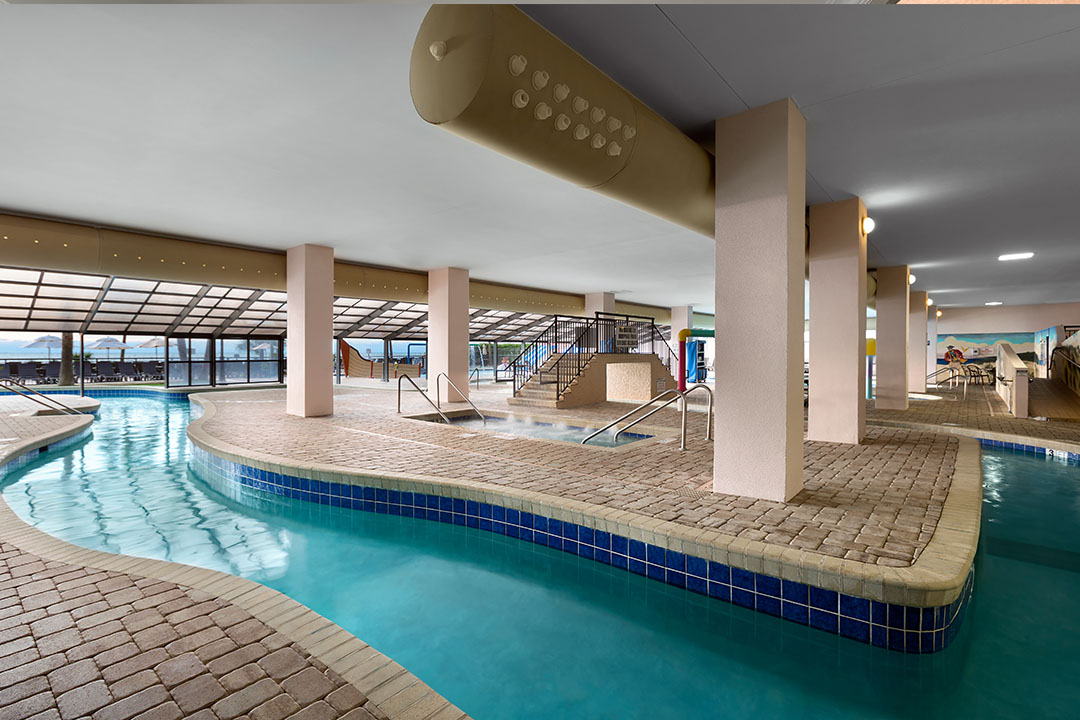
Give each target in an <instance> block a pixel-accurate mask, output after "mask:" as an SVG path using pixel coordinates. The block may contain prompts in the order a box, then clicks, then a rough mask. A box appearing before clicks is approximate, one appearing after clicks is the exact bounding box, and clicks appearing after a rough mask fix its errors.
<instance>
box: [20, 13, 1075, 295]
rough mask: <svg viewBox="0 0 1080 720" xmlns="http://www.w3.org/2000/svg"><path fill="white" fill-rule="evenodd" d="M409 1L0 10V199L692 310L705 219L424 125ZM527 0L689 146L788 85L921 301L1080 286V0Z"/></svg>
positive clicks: (831, 170) (813, 140) (812, 195)
mask: <svg viewBox="0 0 1080 720" xmlns="http://www.w3.org/2000/svg"><path fill="white" fill-rule="evenodd" d="M425 9H426V8H424V7H416V6H401V5H393V6H361V5H352V6H329V5H326V6H302V5H291V6H290V5H282V6H250V5H249V6H216V7H215V6H183V5H181V6H156V7H154V6H130V5H128V6H122V5H111V6H109V5H97V6H78V7H75V6H67V7H62V6H56V7H49V6H27V5H23V6H16V5H12V6H4V7H0V67H3V68H5V70H6V71H5V72H4V73H0V98H2V99H3V106H2V108H3V109H2V111H0V158H2V164H0V208H2V209H6V210H8V211H16V212H25V213H33V214H41V215H49V216H57V217H64V218H70V219H74V220H82V221H89V222H95V223H101V224H107V225H114V226H122V227H131V228H137V229H144V230H148V231H158V232H165V233H173V234H178V235H185V236H193V237H202V238H210V239H215V240H220V241H227V242H234V243H239V244H249V245H259V246H265V247H272V248H286V247H289V246H291V245H295V244H298V243H303V242H316V243H323V244H328V245H331V246H333V247H334V248H335V250H336V252H337V255H338V257H341V258H344V259H348V260H356V261H362V262H369V263H376V264H383V265H390V266H398V267H407V268H416V269H427V268H432V267H439V266H443V265H459V266H464V267H468V268H470V270H471V272H472V274H473V276H474V277H478V278H483V279H488V280H494V281H501V282H507V283H516V284H522V285H531V286H538V287H548V288H553V289H561V290H568V291H574V292H589V291H597V290H617V291H620V292H619V295H620V297H621V298H624V299H626V300H630V301H637V302H644V303H654V304H658V305H679V304H686V303H692V304H695V305H698V306H699V307H701V308H702V309H709V308H711V306H712V275H713V273H712V262H713V250H712V243H711V241H709V239H708V238H704V237H701V236H699V235H696V234H693V233H691V232H689V231H687V230H683V229H681V228H678V227H675V226H672V225H670V224H668V223H666V222H664V221H661V220H658V219H656V218H653V217H652V216H649V215H647V214H644V213H642V212H639V211H637V210H635V209H632V208H629V207H627V206H624V205H621V204H619V203H617V202H615V201H612V200H610V199H607V198H604V197H602V196H599V195H595V194H592V193H589V192H587V191H582V190H580V189H578V188H575V187H572V186H570V185H568V184H566V183H563V182H561V181H559V180H556V179H554V178H552V177H549V176H547V175H544V174H543V173H541V172H538V171H535V170H533V169H531V168H529V167H526V166H523V165H520V164H518V163H516V162H514V161H511V160H508V159H506V158H504V157H502V156H499V155H496V154H494V153H491V152H490V151H488V150H485V149H483V148H480V147H478V146H474V145H472V144H470V143H468V142H466V141H464V140H461V139H459V138H457V137H455V136H453V135H450V134H448V133H445V132H442V131H440V130H438V129H437V128H434V127H431V126H429V125H426V124H425V123H424V122H423V121H421V120H420V119H419V118H418V117H417V115H416V113H415V111H414V110H413V108H412V103H411V101H410V99H409V93H408V61H409V53H410V51H411V47H412V41H413V37H414V35H415V32H416V28H417V27H418V26H419V23H420V20H421V18H422V17H423V14H424V12H425ZM958 11H960V12H958ZM529 12H531V13H532V14H534V16H535V17H537V18H538V19H540V20H541V21H542V22H544V23H545V24H547V25H548V26H549V28H551V29H552V30H553V31H555V32H556V34H558V35H560V36H561V37H562V38H563V39H564V40H566V41H567V42H569V43H570V44H571V45H572V46H574V47H575V48H576V49H578V50H579V51H580V52H582V53H583V54H584V55H586V57H588V58H589V59H590V60H592V61H593V62H595V63H596V64H597V65H598V66H600V67H601V68H602V69H604V70H605V71H606V72H608V73H609V74H611V75H612V76H613V77H615V79H616V80H618V81H620V82H621V83H623V84H624V85H625V86H627V87H628V88H629V89H630V90H631V91H633V92H635V93H636V94H638V95H639V96H640V97H641V98H642V99H643V100H645V101H646V102H647V103H649V104H650V105H652V106H653V107H654V108H655V109H656V110H657V111H659V112H661V113H662V114H664V115H666V116H667V117H668V118H669V119H671V120H672V121H673V122H674V123H676V124H677V125H679V126H680V127H682V128H684V129H685V130H686V131H687V132H689V133H691V134H692V135H694V136H696V137H699V138H707V135H708V132H709V127H710V123H711V119H712V118H714V117H716V116H720V115H726V114H731V113H735V112H739V111H741V110H743V109H745V108H746V107H750V106H753V105H757V104H761V103H764V102H768V101H771V100H774V99H777V98H780V97H784V96H793V97H794V98H795V99H796V101H797V102H798V103H799V104H800V106H801V107H802V108H803V111H804V113H805V114H806V116H807V119H808V134H809V141H810V145H809V169H810V174H811V176H812V177H811V179H810V180H809V181H808V183H809V184H808V198H809V199H810V200H811V201H814V202H819V201H824V200H828V199H829V198H833V199H838V198H841V197H845V196H847V195H848V194H852V193H854V194H859V195H861V196H863V197H864V198H865V199H866V201H867V204H868V205H869V207H870V209H871V212H872V214H873V215H874V216H875V217H876V219H877V220H878V230H877V231H876V232H875V233H874V235H873V238H872V245H873V247H872V253H871V255H872V261H873V262H875V263H901V262H908V263H911V264H913V265H914V266H915V272H916V274H917V275H918V277H919V282H918V284H917V285H916V287H917V288H920V289H928V290H931V291H933V293H934V296H935V298H936V299H937V301H938V302H939V303H940V304H941V305H944V306H949V305H975V304H981V303H982V302H984V301H985V300H1003V301H1005V302H1007V303H1013V304H1016V303H1026V302H1050V301H1065V300H1080V241H1078V240H1080V238H1078V237H1077V235H1078V231H1077V230H1076V224H1075V220H1074V217H1073V212H1072V211H1073V205H1074V204H1075V196H1076V194H1077V188H1078V187H1080V143H1077V142H1076V134H1077V131H1076V128H1077V127H1080V93H1078V92H1077V91H1076V87H1077V78H1078V77H1080V33H1078V32H1076V31H1075V28H1077V27H1078V26H1080V8H1075V9H1074V8H1051V7H1024V8H1000V7H999V8H974V7H965V8H906V9H900V8H887V7H886V8H836V7H790V6H789V7H768V6H757V7H754V6H711V7H710V6H671V7H668V6H665V7H663V8H662V9H661V8H657V7H656V6H586V7H582V6H562V7H559V6H555V7H544V8H540V7H533V8H529ZM11 69H17V72H11V71H10V70H11ZM1014 250H1033V251H1035V252H1037V253H1038V254H1037V255H1036V258H1035V260H1032V261H1029V262H1027V263H1022V264H1021V263H1012V264H1008V266H1006V264H1004V263H998V262H997V261H996V260H995V259H994V258H996V256H997V254H999V253H1000V252H1006V251H1014Z"/></svg>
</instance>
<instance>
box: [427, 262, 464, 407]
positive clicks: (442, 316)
mask: <svg viewBox="0 0 1080 720" xmlns="http://www.w3.org/2000/svg"><path fill="white" fill-rule="evenodd" d="M427 332H428V340H427V358H428V368H427V374H428V394H429V395H431V396H432V398H433V399H434V395H435V383H436V382H440V386H439V387H440V393H441V398H442V399H443V400H445V401H447V402H462V401H463V400H464V398H463V397H462V396H461V395H459V394H458V393H457V391H455V390H454V389H453V388H452V387H450V384H449V383H447V382H446V380H445V379H443V380H438V377H439V373H446V374H447V376H448V377H449V378H450V379H451V380H453V381H454V384H456V385H457V386H458V387H459V388H461V391H462V392H463V393H465V397H468V396H469V271H468V270H462V269H461V268H439V269H438V270H431V271H429V272H428V330H427Z"/></svg>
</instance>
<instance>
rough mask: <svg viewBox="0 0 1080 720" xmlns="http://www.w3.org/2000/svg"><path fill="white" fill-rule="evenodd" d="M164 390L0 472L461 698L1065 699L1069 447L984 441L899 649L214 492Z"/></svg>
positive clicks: (89, 524) (582, 564) (82, 540)
mask: <svg viewBox="0 0 1080 720" xmlns="http://www.w3.org/2000/svg"><path fill="white" fill-rule="evenodd" d="M189 418H190V410H189V406H188V404H187V403H186V402H176V401H164V400H157V399H147V398H116V399H112V398H110V399H106V400H103V401H102V404H101V410H100V414H99V419H98V420H97V422H95V424H94V435H93V438H91V439H89V440H86V441H83V442H81V443H79V444H76V445H73V446H71V447H69V448H64V449H62V450H58V451H56V452H55V453H48V454H46V455H44V456H42V457H41V458H40V459H38V460H35V461H33V462H32V463H30V464H28V465H27V466H26V467H25V468H22V469H20V470H17V471H16V472H15V473H13V474H11V475H9V476H8V477H6V478H4V479H3V480H0V487H2V488H3V496H4V498H5V499H6V501H7V502H8V503H9V504H10V506H11V507H12V508H13V510H14V511H15V512H16V513H17V514H18V515H19V516H20V517H22V518H23V519H24V520H26V521H27V522H29V523H31V524H33V525H35V526H37V527H38V528H40V529H42V530H44V531H46V532H48V533H50V534H52V535H54V536H57V537H60V538H62V539H64V540H67V541H69V542H72V543H76V544H78V545H82V546H84V547H89V548H94V549H98V550H104V551H108V552H115V553H126V554H130V555H138V556H143V557H152V558H160V559H165V560H172V561H176V562H182V563H189V564H192V565H197V566H201V567H206V568H212V569H215V570H222V571H225V572H230V573H234V574H236V575H240V576H243V577H246V578H250V579H252V580H255V581H258V582H261V583H264V584H266V585H268V586H270V587H273V588H276V589H278V590H280V591H282V592H284V593H286V594H288V595H289V596H291V597H293V598H295V599H296V600H298V601H300V602H302V603H304V604H305V605H307V606H309V607H311V608H312V609H313V610H315V611H317V612H319V613H321V614H323V615H325V616H326V617H328V618H330V619H332V620H334V621H335V622H337V623H338V624H339V625H341V626H342V627H344V628H345V629H347V630H349V631H350V632H352V633H354V634H355V635H357V636H358V637H359V638H361V639H362V640H364V641H366V642H368V643H370V644H371V645H373V646H374V647H376V648H377V649H379V650H380V651H382V652H383V653H385V654H387V655H389V656H390V657H391V658H393V659H394V660H396V661H398V662H400V663H401V664H402V665H404V666H405V667H406V668H408V669H409V670H410V671H412V672H413V673H414V674H416V675H417V676H418V677H420V679H422V680H423V681H425V682H426V683H428V684H429V685H431V687H432V688H434V689H435V690H436V691H437V692H439V693H441V694H443V695H444V696H445V697H446V698H447V699H449V700H450V701H451V702H453V703H454V704H456V705H457V706H458V707H460V708H461V709H463V710H464V711H466V712H467V713H469V714H470V715H472V716H473V717H475V718H477V720H495V719H500V718H515V719H516V718H521V719H532V718H552V717H558V718H619V719H622V718H696V717H720V716H722V717H735V718H751V717H753V718H771V717H800V718H872V717H882V718H898V717H904V718H907V717H911V718H936V717H941V718H946V717H948V718H955V717H980V718H987V717H1001V718H1014V717H1017V716H1027V717H1033V718H1034V717H1039V718H1051V717H1072V716H1074V713H1075V707H1076V703H1077V702H1078V700H1080V690H1078V689H1077V683H1076V678H1077V677H1080V655H1078V654H1077V653H1076V652H1075V648H1076V647H1077V645H1078V644H1080V617H1078V615H1077V613H1076V612H1075V610H1074V605H1075V598H1076V597H1077V596H1080V467H1077V466H1075V465H1067V464H1065V463H1061V462H1058V461H1054V460H1047V459H1043V458H1037V457H1035V456H1031V455H1028V456H1025V455H1022V454H1016V453H1013V452H1008V451H990V450H984V454H983V471H984V488H985V491H984V504H983V510H984V514H983V526H982V537H981V544H980V550H979V554H978V557H977V559H976V568H975V593H974V599H973V601H972V604H971V607H970V608H969V609H968V612H967V614H966V617H965V619H964V623H963V626H962V627H961V630H960V632H959V635H958V636H957V638H956V640H955V641H954V642H953V644H952V645H951V646H949V647H948V648H947V649H945V650H944V651H943V652H940V653H937V654H932V655H922V656H920V655H905V654H901V653H897V652H890V651H887V650H883V649H879V648H875V647H872V646H869V645H864V644H861V643H858V642H854V641H850V640H846V639H843V638H840V637H837V636H834V635H830V634H826V633H823V632H820V631H817V630H814V629H811V628H808V627H805V626H801V625H797V624H795V623H792V622H788V621H784V620H781V619H778V618H775V617H770V616H767V615H764V614H761V613H756V612H753V611H751V610H746V609H743V608H740V607H737V606H734V605H731V604H728V603H725V602H722V601H718V600H712V599H709V598H706V597H703V596H700V595H696V594H694V593H691V592H688V591H685V590H681V589H678V588H674V587H671V586H668V585H665V584H663V583H660V582H656V581H653V580H649V579H647V578H644V577H641V576H638V575H634V574H631V573H628V572H625V571H623V570H619V569H615V568H612V567H609V566H605V565H601V564H599V563H596V562H593V561H591V560H587V559H584V558H580V557H577V556H575V555H570V554H567V553H563V552H560V551H557V550H554V549H550V548H546V547H542V546H539V545H535V544H531V543H527V542H522V541H519V540H516V539H512V538H508V537H505V536H500V535H494V534H492V533H488V532H484V531H481V530H478V529H472V528H468V527H461V526H456V525H452V524H445V523H439V522H430V521H427V520H420V519H413V518H406V517H399V516H391V515H381V514H374V513H367V512H360V511H354V510H348V509H342V508H337V507H331V506H326V505H314V504H312V503H305V502H303V501H300V500H291V499H288V498H283V497H279V496H268V495H266V494H264V493H260V492H259V491H256V490H253V489H250V488H246V487H240V486H235V487H231V488H227V489H226V492H224V493H222V492H219V491H217V490H215V489H213V488H212V487H210V486H209V485H208V484H207V483H206V482H204V481H203V480H202V479H200V478H199V477H197V476H195V475H194V474H193V473H192V472H191V471H190V470H189V468H188V459H189V456H190V452H189V446H188V442H187V438H186V435H185V431H184V430H185V427H186V425H187V422H188V420H189Z"/></svg>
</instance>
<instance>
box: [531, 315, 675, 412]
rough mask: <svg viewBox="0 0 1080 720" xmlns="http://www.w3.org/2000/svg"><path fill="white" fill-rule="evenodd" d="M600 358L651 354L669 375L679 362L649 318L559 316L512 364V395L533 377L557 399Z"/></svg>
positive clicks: (673, 371)
mask: <svg viewBox="0 0 1080 720" xmlns="http://www.w3.org/2000/svg"><path fill="white" fill-rule="evenodd" d="M598 353H652V354H654V355H656V356H657V357H659V358H660V361H661V362H662V363H663V364H664V367H665V368H667V369H668V371H669V372H671V373H672V374H674V373H675V372H677V365H678V362H679V360H678V357H677V356H676V355H675V353H674V352H673V351H672V350H671V346H670V345H668V343H667V340H665V339H664V336H663V334H661V332H660V329H659V328H658V327H657V326H656V322H655V321H654V320H653V318H651V317H646V316H642V315H625V314H619V313H603V312H598V313H596V316H595V317H592V318H580V317H568V316H563V315H557V316H555V319H554V320H553V321H552V324H551V325H549V326H548V327H547V328H546V329H545V330H544V331H543V332H541V333H540V335H539V336H537V338H536V339H535V340H534V341H533V342H532V343H530V344H529V345H528V346H527V347H526V348H525V350H523V351H522V353H521V354H520V355H519V356H518V357H517V358H516V359H515V360H514V362H513V363H511V365H510V368H511V370H512V373H513V377H514V394H515V395H517V393H518V391H520V390H521V388H523V387H524V386H525V383H527V382H528V381H529V380H530V379H531V378H532V377H533V376H534V375H535V376H537V381H538V383H539V384H540V385H554V386H555V393H556V397H559V398H561V397H562V395H563V393H564V392H566V389H567V388H569V387H570V384H571V383H572V382H574V380H575V379H577V377H578V376H579V375H581V373H582V371H583V370H584V369H585V366H586V365H587V364H588V363H589V361H590V360H592V358H593V356H594V355H596V354H598Z"/></svg>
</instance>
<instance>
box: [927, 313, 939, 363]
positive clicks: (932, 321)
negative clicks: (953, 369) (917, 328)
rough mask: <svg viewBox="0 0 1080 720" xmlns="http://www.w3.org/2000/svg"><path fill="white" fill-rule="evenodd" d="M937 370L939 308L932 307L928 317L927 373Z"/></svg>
mask: <svg viewBox="0 0 1080 720" xmlns="http://www.w3.org/2000/svg"><path fill="white" fill-rule="evenodd" d="M935 370H937V310H936V309H934V308H931V309H930V310H929V311H928V313H927V317H926V374H927V375H929V374H930V373H932V372H934V371H935Z"/></svg>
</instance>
